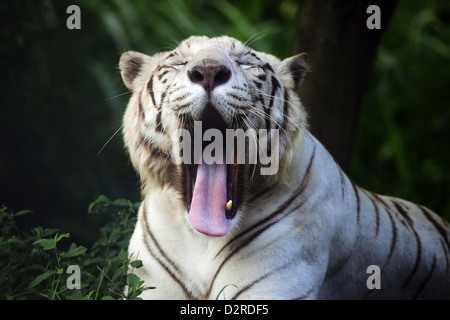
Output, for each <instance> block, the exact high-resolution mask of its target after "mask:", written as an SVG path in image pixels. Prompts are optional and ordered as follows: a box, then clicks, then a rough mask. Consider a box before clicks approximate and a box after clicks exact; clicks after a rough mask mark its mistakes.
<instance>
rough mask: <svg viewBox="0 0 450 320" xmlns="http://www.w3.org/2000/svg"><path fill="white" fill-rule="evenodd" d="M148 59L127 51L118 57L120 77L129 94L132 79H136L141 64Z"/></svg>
mask: <svg viewBox="0 0 450 320" xmlns="http://www.w3.org/2000/svg"><path fill="white" fill-rule="evenodd" d="M149 58H150V57H149V56H147V55H145V54H143V53H139V52H136V51H127V52H125V53H123V54H122V56H121V57H120V62H119V69H120V73H121V75H122V80H123V83H124V84H125V85H126V87H127V88H128V90H130V91H131V92H133V88H134V86H133V81H134V79H136V77H137V76H138V74H139V72H140V71H141V69H142V66H143V64H144V63H145V61H146V60H147V59H149Z"/></svg>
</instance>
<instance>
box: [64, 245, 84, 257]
mask: <svg viewBox="0 0 450 320" xmlns="http://www.w3.org/2000/svg"><path fill="white" fill-rule="evenodd" d="M86 250H87V249H86V248H85V247H83V246H79V247H76V248H73V249H70V250H69V251H67V252H66V253H64V255H63V258H71V257H76V256H79V255H82V254H84V253H86Z"/></svg>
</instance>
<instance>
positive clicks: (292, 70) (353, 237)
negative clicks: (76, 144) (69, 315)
mask: <svg viewBox="0 0 450 320" xmlns="http://www.w3.org/2000/svg"><path fill="white" fill-rule="evenodd" d="M120 70H121V74H122V78H123V81H124V83H125V85H126V86H127V88H128V89H129V90H130V91H131V92H132V96H131V99H130V101H129V104H128V107H127V110H126V112H125V116H124V121H123V133H124V140H125V144H126V147H127V148H128V151H129V155H130V158H131V162H132V164H133V165H134V167H135V168H136V170H137V172H138V173H139V175H140V177H141V183H142V192H143V196H144V197H145V198H144V200H143V202H142V205H141V208H140V210H139V216H138V222H137V225H136V229H135V231H134V234H133V236H132V239H131V241H130V246H129V253H130V254H133V257H135V258H136V257H137V258H138V259H140V260H142V262H143V267H141V268H139V269H136V270H135V272H136V273H137V274H138V276H140V277H141V279H143V280H145V283H146V284H147V285H150V286H156V289H154V290H148V291H145V292H144V293H143V294H142V297H143V298H145V299H215V298H226V299H366V298H379V299H391V298H397V299H427V298H428V299H429V298H437V299H444V298H447V299H449V298H450V255H449V251H450V236H449V235H450V228H449V224H448V223H447V222H446V221H444V220H443V219H441V218H440V217H439V216H437V215H436V214H434V213H433V212H431V211H430V210H428V209H426V208H424V207H422V206H419V205H416V204H413V203H410V202H408V201H405V200H400V199H396V198H391V197H387V196H380V195H377V194H374V193H371V192H369V191H367V190H364V189H362V188H360V187H358V186H356V185H355V184H354V183H353V182H352V181H351V180H350V179H349V178H348V177H347V176H346V175H345V174H344V173H343V171H342V170H341V169H340V168H339V166H338V165H337V164H336V163H335V161H334V160H333V158H332V157H331V156H330V154H329V153H328V152H327V151H326V150H325V149H324V147H323V146H322V145H321V144H320V143H319V142H318V141H317V140H316V139H315V138H314V137H313V136H312V135H311V134H310V133H309V132H308V129H307V121H306V113H305V110H304V109H303V107H302V105H301V103H300V100H299V98H298V97H297V96H296V94H295V91H296V89H297V87H298V86H299V85H300V83H301V81H302V79H303V77H304V75H305V73H306V71H307V65H306V56H305V55H297V56H294V57H291V58H288V59H285V60H283V61H280V60H278V59H277V58H275V57H274V56H271V55H268V54H266V53H262V52H256V51H254V50H252V49H251V48H249V47H247V46H246V45H244V44H243V43H241V42H239V41H238V40H235V39H233V38H230V37H226V36H223V37H218V38H207V37H191V38H189V39H187V40H185V41H183V42H182V43H180V44H179V46H178V47H177V48H176V49H175V50H173V51H171V52H163V53H159V54H156V55H154V56H147V55H145V54H142V53H138V52H134V51H129V52H125V53H124V54H123V55H122V57H121V59H120ZM195 121H202V124H203V129H202V133H203V132H205V131H206V130H207V129H211V128H217V129H220V130H221V132H224V130H225V129H226V128H229V129H230V128H231V129H238V128H242V129H264V128H265V129H275V130H278V131H277V132H278V133H279V147H278V148H277V149H276V150H269V151H271V152H278V153H279V155H280V159H279V170H278V172H277V173H276V174H274V175H262V174H260V171H259V169H260V168H262V167H263V164H261V163H258V164H256V165H252V164H250V163H246V164H236V163H232V164H229V163H228V164H220V163H217V164H206V163H202V164H188V163H181V164H176V162H175V161H174V159H177V157H181V154H179V152H175V151H174V150H175V147H174V140H173V138H171V135H172V134H173V133H174V132H177V129H180V128H185V129H186V130H188V132H192V130H193V124H194V123H195ZM273 138H274V136H273V135H269V139H268V141H269V140H270V139H273ZM253 139H257V137H256V136H253ZM204 149H205V145H202V146H201V150H204ZM177 150H178V149H177ZM178 151H179V150H178ZM230 200H231V201H230ZM226 203H227V204H226ZM372 265H375V266H378V267H379V268H380V269H379V270H380V273H379V274H378V277H379V279H378V280H379V285H380V286H381V287H380V289H377V288H375V289H373V288H372V287H371V286H369V282H370V279H369V277H370V276H371V273H370V272H369V273H368V270H371V269H368V267H369V266H372Z"/></svg>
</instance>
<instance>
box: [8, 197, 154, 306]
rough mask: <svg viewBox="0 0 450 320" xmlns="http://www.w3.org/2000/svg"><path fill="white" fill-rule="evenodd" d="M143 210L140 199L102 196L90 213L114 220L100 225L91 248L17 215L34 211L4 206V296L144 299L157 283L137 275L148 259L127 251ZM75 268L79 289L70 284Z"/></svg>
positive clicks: (56, 230) (91, 207)
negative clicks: (21, 223)
mask: <svg viewBox="0 0 450 320" xmlns="http://www.w3.org/2000/svg"><path fill="white" fill-rule="evenodd" d="M138 208H139V203H131V202H130V201H128V200H123V199H119V200H115V201H110V200H109V199H108V198H107V197H105V196H100V197H98V198H97V199H96V200H95V201H94V202H93V203H92V204H91V205H90V206H89V209H88V211H89V213H90V214H108V215H110V216H111V217H112V220H111V221H110V222H108V223H107V224H106V225H104V226H103V227H102V228H100V230H99V238H98V240H97V241H96V242H95V243H94V244H93V245H92V247H91V248H90V249H89V250H88V249H87V248H86V247H83V246H79V245H76V244H75V243H73V242H71V241H70V234H69V233H60V230H58V229H51V228H43V227H35V228H33V229H32V230H30V231H29V232H25V231H22V230H20V229H19V228H18V226H17V222H16V219H17V218H18V217H20V216H23V215H25V214H28V213H30V211H26V210H24V211H19V212H17V213H13V212H10V211H9V210H8V208H7V207H5V206H3V207H1V208H0V225H1V228H0V229H1V236H0V258H1V260H0V261H1V263H0V299H50V300H55V299H59V300H62V299H85V300H99V299H101V300H113V299H128V300H133V299H139V298H138V296H139V295H140V294H141V293H142V292H143V291H145V290H149V289H154V287H149V286H146V285H145V284H144V281H142V280H141V279H140V278H139V277H138V276H137V275H136V274H134V273H133V271H134V270H135V269H137V268H140V267H141V266H142V261H140V260H136V259H134V257H132V256H128V253H127V247H128V242H129V239H130V237H131V234H132V232H133V229H134V225H135V223H136V211H137V209H138ZM69 266H76V267H78V268H79V269H78V270H80V274H79V277H80V279H79V280H80V286H79V289H73V288H72V286H71V285H70V281H69V280H70V279H69V277H70V276H71V272H70V270H71V268H69ZM125 287H126V288H127V289H126V290H125Z"/></svg>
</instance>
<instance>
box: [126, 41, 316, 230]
mask: <svg viewBox="0 0 450 320" xmlns="http://www.w3.org/2000/svg"><path fill="white" fill-rule="evenodd" d="M119 66H120V70H121V75H122V79H123V81H124V83H125V85H126V86H127V88H128V89H129V90H130V91H131V92H132V96H131V98H130V102H129V104H128V107H127V110H126V112H125V116H124V122H123V133H124V140H125V144H126V147H127V149H128V151H129V154H130V158H131V162H132V164H133V166H134V167H135V169H136V170H137V172H138V173H139V175H140V177H141V184H142V190H143V195H144V196H145V195H146V194H147V193H148V192H151V189H152V188H154V187H158V188H174V189H175V190H176V191H177V194H179V195H180V200H181V201H180V205H181V206H182V208H183V211H184V212H186V214H187V215H188V219H189V221H190V223H191V224H192V226H193V227H194V228H195V229H196V230H197V231H199V232H201V233H204V234H207V235H210V236H223V235H225V234H227V233H228V229H229V222H230V221H232V220H233V219H235V217H236V216H239V214H240V212H242V211H245V206H246V204H247V205H248V202H249V201H250V200H251V198H252V196H254V195H255V194H258V193H259V192H261V191H262V190H264V189H267V188H268V187H270V186H271V185H274V184H275V183H278V182H280V181H282V180H283V179H284V178H285V175H286V172H287V171H288V167H289V162H290V159H292V150H291V149H292V146H293V145H294V143H295V141H296V139H297V138H298V136H300V135H301V133H302V131H304V130H305V128H306V113H305V111H304V110H303V108H302V105H301V103H300V101H299V99H298V97H297V96H296V93H295V91H296V89H297V87H298V86H299V85H300V83H301V81H302V79H303V77H304V75H305V73H306V71H307V65H306V55H305V54H301V55H297V56H294V57H291V58H287V59H285V60H283V61H280V60H279V59H277V58H275V57H274V56H272V55H269V54H266V53H262V52H257V51H255V50H252V49H251V48H249V47H247V46H246V45H245V44H243V43H241V42H240V41H238V40H236V39H233V38H230V37H226V36H223V37H218V38H207V37H198V36H195V37H190V38H188V39H187V40H185V41H183V42H182V43H180V44H179V46H178V47H177V48H176V49H175V50H173V51H170V52H163V53H158V54H155V55H153V56H148V55H145V54H142V53H138V52H135V51H128V52H125V53H124V54H123V55H122V57H121V59H120V65H119ZM238 133H243V134H244V139H243V140H242V139H241V140H239V139H238V138H239V137H238V136H239V134H238ZM228 138H230V139H228ZM238 140H239V141H240V142H241V145H239V143H238ZM242 142H243V143H244V145H242ZM180 146H181V147H180ZM261 150H263V152H261ZM239 152H241V153H242V155H240V154H239ZM205 154H208V155H209V156H210V158H212V160H213V161H211V159H210V160H209V161H208V160H207V159H201V158H202V156H205ZM269 154H270V155H272V156H273V155H275V156H277V157H276V159H275V158H269V159H273V162H275V161H276V162H277V163H276V165H275V170H272V171H271V172H269V173H267V172H266V173H264V169H265V168H266V169H267V167H268V166H271V165H274V164H273V163H267V156H268V155H269ZM241 156H242V157H241ZM199 158H200V159H199ZM242 159H244V161H242ZM250 159H254V160H255V161H253V162H251V161H250ZM180 160H182V161H180ZM263 160H265V161H263Z"/></svg>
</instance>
